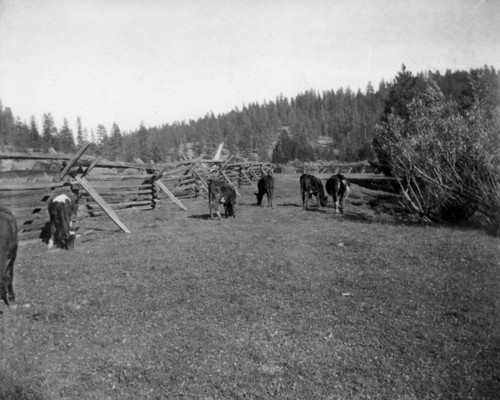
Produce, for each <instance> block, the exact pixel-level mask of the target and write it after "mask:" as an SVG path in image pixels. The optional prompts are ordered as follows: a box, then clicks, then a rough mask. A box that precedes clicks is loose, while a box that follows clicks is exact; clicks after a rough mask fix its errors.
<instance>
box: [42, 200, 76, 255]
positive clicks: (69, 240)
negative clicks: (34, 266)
mask: <svg viewBox="0 0 500 400" xmlns="http://www.w3.org/2000/svg"><path fill="white" fill-rule="evenodd" d="M77 211H78V197H77V196H76V195H75V194H74V193H71V192H68V193H62V194H59V195H56V196H55V197H54V198H52V199H51V200H50V201H49V215H50V238H49V243H48V247H49V249H51V248H52V246H53V245H54V242H55V243H56V245H57V246H59V247H61V248H63V249H66V250H69V249H71V248H73V247H74V245H75V237H76V235H75V231H74V230H73V221H72V218H73V217H74V216H75V215H76V213H77Z"/></svg>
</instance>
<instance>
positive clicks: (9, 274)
mask: <svg viewBox="0 0 500 400" xmlns="http://www.w3.org/2000/svg"><path fill="white" fill-rule="evenodd" d="M16 251H17V248H16V250H14V251H12V253H11V255H10V260H9V263H8V265H7V269H6V271H5V276H4V279H5V280H6V282H5V283H6V284H7V285H6V289H7V290H6V296H7V304H9V303H10V302H12V301H14V300H15V299H16V296H15V294H14V288H13V286H12V282H13V280H14V261H16Z"/></svg>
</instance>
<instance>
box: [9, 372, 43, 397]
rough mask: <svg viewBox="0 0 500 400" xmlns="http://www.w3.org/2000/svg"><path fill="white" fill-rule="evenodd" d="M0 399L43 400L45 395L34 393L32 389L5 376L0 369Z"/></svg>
mask: <svg viewBox="0 0 500 400" xmlns="http://www.w3.org/2000/svg"><path fill="white" fill-rule="evenodd" d="M0 399H2V400H28V399H30V400H45V397H43V396H42V395H40V394H38V393H35V392H34V391H33V389H31V388H26V387H23V386H22V385H20V384H19V383H17V382H15V381H14V379H12V378H10V377H7V376H6V375H5V373H3V372H1V371H0Z"/></svg>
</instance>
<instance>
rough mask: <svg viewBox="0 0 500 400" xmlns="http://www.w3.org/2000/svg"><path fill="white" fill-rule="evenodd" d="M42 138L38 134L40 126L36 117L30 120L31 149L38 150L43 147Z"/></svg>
mask: <svg viewBox="0 0 500 400" xmlns="http://www.w3.org/2000/svg"><path fill="white" fill-rule="evenodd" d="M41 141H42V138H41V137H40V133H39V132H38V126H37V124H36V120H35V117H34V116H31V119H30V147H31V148H33V149H38V148H39V147H40V145H41Z"/></svg>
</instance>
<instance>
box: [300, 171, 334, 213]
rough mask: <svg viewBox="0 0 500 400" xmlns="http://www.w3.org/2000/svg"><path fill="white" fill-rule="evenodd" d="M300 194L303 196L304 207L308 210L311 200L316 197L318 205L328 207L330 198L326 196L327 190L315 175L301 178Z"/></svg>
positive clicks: (304, 175)
mask: <svg viewBox="0 0 500 400" xmlns="http://www.w3.org/2000/svg"><path fill="white" fill-rule="evenodd" d="M300 192H301V194H302V207H303V208H304V209H307V208H308V206H309V204H308V203H309V199H310V198H311V197H312V196H313V195H314V196H316V199H317V200H318V204H321V206H322V207H326V205H327V203H328V197H326V196H325V189H324V188H323V184H322V183H321V180H320V179H319V178H316V177H315V176H314V175H309V174H302V175H301V176H300Z"/></svg>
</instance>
